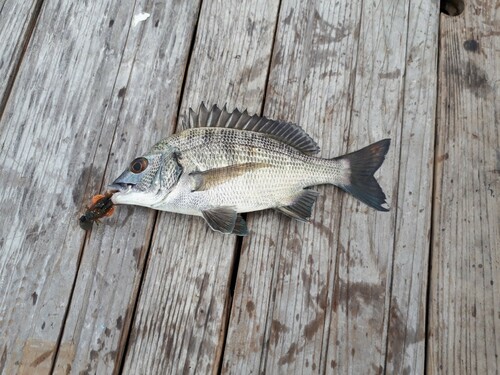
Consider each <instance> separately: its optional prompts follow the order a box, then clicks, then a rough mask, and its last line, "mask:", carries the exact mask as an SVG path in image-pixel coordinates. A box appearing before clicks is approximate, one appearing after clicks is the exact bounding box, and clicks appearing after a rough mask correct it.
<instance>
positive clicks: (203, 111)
mask: <svg viewBox="0 0 500 375" xmlns="http://www.w3.org/2000/svg"><path fill="white" fill-rule="evenodd" d="M204 127H219V128H233V129H239V130H247V131H253V132H259V133H264V134H267V135H268V136H269V137H271V138H274V139H276V140H278V141H281V142H283V143H286V144H288V145H290V146H292V147H294V148H296V149H297V150H299V151H301V152H303V153H305V154H309V155H312V154H315V153H317V152H319V147H318V145H317V144H316V142H315V141H314V140H313V139H312V138H311V137H310V136H309V134H307V133H306V132H305V131H304V129H302V128H301V127H300V126H298V125H296V124H292V123H289V122H284V121H276V120H271V119H268V118H266V117H262V116H258V115H253V116H250V115H249V114H248V112H247V111H244V112H240V111H239V110H238V109H235V110H234V111H233V112H228V111H227V109H226V106H224V108H223V109H220V108H219V107H217V106H216V105H214V106H213V107H212V108H211V109H210V110H209V109H207V107H206V106H205V104H204V103H201V105H200V109H199V110H198V113H196V112H195V111H193V110H192V109H189V117H188V121H187V122H186V121H185V120H184V123H183V128H184V129H189V128H204Z"/></svg>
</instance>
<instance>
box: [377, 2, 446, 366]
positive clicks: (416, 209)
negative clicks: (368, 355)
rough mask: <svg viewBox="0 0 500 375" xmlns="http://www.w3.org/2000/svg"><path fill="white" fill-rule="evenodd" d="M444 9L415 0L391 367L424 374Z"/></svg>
mask: <svg viewBox="0 0 500 375" xmlns="http://www.w3.org/2000/svg"><path fill="white" fill-rule="evenodd" d="M438 29H439V8H438V3H436V2H420V3H415V2H410V4H409V16H408V35H407V42H406V43H407V44H406V51H407V52H406V61H405V72H404V91H403V93H402V94H403V98H402V106H403V114H402V116H403V117H402V124H401V125H402V130H401V146H400V147H401V153H400V157H399V176H398V193H397V213H396V227H395V235H394V260H393V265H392V268H393V271H392V272H393V275H392V291H391V300H390V307H389V321H388V324H389V326H388V332H387V355H386V372H387V373H389V374H423V373H424V370H425V368H424V367H425V361H424V360H425V349H426V342H425V329H426V314H427V280H428V272H429V271H428V270H429V249H430V234H431V214H432V209H431V205H432V181H433V173H434V168H433V161H434V132H435V118H436V97H437V56H438V49H437V46H438V35H439V33H438Z"/></svg>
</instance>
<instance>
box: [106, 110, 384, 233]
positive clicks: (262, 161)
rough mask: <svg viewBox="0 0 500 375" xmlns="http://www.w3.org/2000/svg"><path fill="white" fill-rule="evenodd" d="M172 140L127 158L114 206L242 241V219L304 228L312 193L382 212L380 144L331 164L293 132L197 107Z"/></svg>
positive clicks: (279, 124) (285, 125)
mask: <svg viewBox="0 0 500 375" xmlns="http://www.w3.org/2000/svg"><path fill="white" fill-rule="evenodd" d="M180 125H181V128H180V129H179V131H178V132H176V133H175V134H173V135H171V136H169V137H167V138H165V139H163V140H161V141H160V142H158V143H157V144H155V145H154V146H153V147H152V148H151V149H150V150H149V151H148V152H146V153H145V154H143V155H141V156H139V157H137V158H135V159H134V160H132V162H131V163H130V164H129V166H128V168H126V169H125V171H124V172H123V173H122V174H121V175H120V176H119V177H118V178H116V179H115V180H114V181H113V183H112V184H110V185H109V188H110V189H112V190H113V191H114V192H115V193H114V194H113V196H112V197H111V200H112V201H113V203H114V204H117V205H119V204H129V205H137V206H144V207H149V208H153V209H156V210H161V211H169V212H174V213H180V214H186V215H194V216H201V217H203V218H204V219H205V221H206V222H207V224H208V225H209V227H210V228H211V229H213V230H214V231H218V232H221V233H224V234H235V235H239V236H246V235H247V234H248V233H249V230H248V226H247V224H246V222H245V220H244V218H243V217H242V213H247V212H253V211H260V210H265V209H270V208H273V209H275V210H277V211H279V212H281V213H283V214H285V215H287V216H289V217H291V218H293V219H297V220H300V221H309V219H310V218H311V215H312V209H313V206H314V203H315V202H316V199H317V197H318V194H319V193H318V192H317V191H315V190H313V189H312V187H313V186H316V185H324V184H331V185H335V186H337V187H339V188H340V189H342V190H344V191H346V192H348V193H350V194H351V195H352V196H354V197H355V198H357V199H359V200H360V201H361V202H363V203H365V204H367V205H368V206H370V207H372V208H374V209H375V210H378V211H388V210H389V208H387V207H385V205H387V202H386V196H385V194H384V192H383V190H382V188H381V187H380V185H379V184H378V182H377V180H376V179H375V177H374V173H375V172H376V171H377V170H378V169H379V167H380V166H381V165H382V163H383V161H384V159H385V155H386V154H387V151H388V150H389V146H390V139H383V140H381V141H378V142H376V143H373V144H371V145H369V146H367V147H365V148H363V149H361V150H358V151H356V152H351V153H348V154H346V155H343V156H339V157H334V158H331V159H328V158H321V157H318V156H315V155H316V154H317V153H318V152H319V151H320V149H319V147H318V145H317V143H316V142H315V141H314V140H313V139H312V138H311V137H310V136H309V135H308V134H307V133H306V132H305V131H304V130H303V129H302V128H301V127H300V126H298V125H296V124H293V123H289V122H286V121H279V120H272V119H269V118H267V117H263V116H259V115H250V114H248V111H246V110H245V111H243V112H241V111H239V110H238V109H234V110H233V111H231V112H229V111H228V110H227V107H226V106H224V107H223V108H222V109H220V108H219V107H218V106H217V105H213V106H212V107H211V108H210V109H209V108H207V107H206V106H205V104H204V103H202V104H201V105H200V107H199V110H198V112H195V111H194V110H193V109H190V110H189V114H188V115H187V116H185V117H184V121H182V122H181V124H180Z"/></svg>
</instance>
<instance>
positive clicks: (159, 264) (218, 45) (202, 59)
mask: <svg viewBox="0 0 500 375" xmlns="http://www.w3.org/2000/svg"><path fill="white" fill-rule="evenodd" d="M278 3H279V2H278V1H272V2H269V1H267V0H259V1H255V2H243V3H242V2H239V1H236V0H234V1H207V2H203V6H202V10H201V14H200V21H199V26H198V32H197V37H196V42H195V45H194V50H193V54H192V58H191V63H190V66H189V73H188V77H187V83H186V88H185V93H186V95H185V96H184V98H183V101H182V111H181V112H182V113H184V112H185V111H186V110H187V108H188V107H189V106H195V107H197V106H198V105H199V103H200V102H201V101H202V100H204V101H205V102H207V103H220V104H224V103H225V102H227V103H228V106H229V107H230V108H232V107H233V106H235V105H237V106H239V107H240V108H241V107H243V106H245V107H248V109H249V111H250V112H260V110H261V108H262V103H263V98H264V91H265V82H266V77H267V71H268V67H269V61H270V58H271V50H272V43H273V36H274V28H275V25H276V18H277V12H278ZM236 245H237V241H236V237H234V236H223V235H221V234H220V233H215V232H212V231H211V230H210V229H209V228H208V227H207V225H206V224H205V222H204V221H203V220H202V219H200V218H192V217H187V216H182V215H175V214H171V213H162V214H160V215H159V219H158V221H157V224H156V226H155V235H154V238H153V243H152V246H151V249H152V251H151V254H150V258H149V262H148V269H147V272H146V275H145V280H144V285H143V288H142V289H141V294H140V300H139V304H138V307H137V313H136V319H135V320H134V322H133V330H132V334H131V339H130V347H129V350H128V352H127V356H126V362H125V367H124V372H125V373H131V374H138V373H147V372H152V373H174V374H176V373H214V372H216V371H217V369H218V366H219V362H220V358H221V354H222V350H223V348H222V345H223V338H224V333H225V324H226V315H227V314H228V308H229V303H230V299H229V286H230V275H231V269H232V265H233V262H234V256H235V246H236Z"/></svg>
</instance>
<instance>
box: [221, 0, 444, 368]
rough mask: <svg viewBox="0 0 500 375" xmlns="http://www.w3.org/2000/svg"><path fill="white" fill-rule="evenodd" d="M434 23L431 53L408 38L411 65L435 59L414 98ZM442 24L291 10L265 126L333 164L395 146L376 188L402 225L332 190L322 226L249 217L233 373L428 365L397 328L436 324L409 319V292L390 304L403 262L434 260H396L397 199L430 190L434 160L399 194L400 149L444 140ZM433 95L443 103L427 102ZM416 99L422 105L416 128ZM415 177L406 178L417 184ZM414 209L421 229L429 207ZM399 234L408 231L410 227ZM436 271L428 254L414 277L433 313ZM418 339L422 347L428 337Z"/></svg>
mask: <svg viewBox="0 0 500 375" xmlns="http://www.w3.org/2000/svg"><path fill="white" fill-rule="evenodd" d="M362 14H363V15H368V16H363V17H362ZM410 17H413V18H412V19H411V21H410ZM396 20H397V21H396ZM423 20H424V21H425V22H427V23H428V24H429V25H431V27H432V26H433V27H434V28H433V29H432V28H431V29H429V31H428V32H429V35H427V38H429V39H430V41H427V39H425V38H426V36H425V35H419V36H418V37H415V38H410V39H409V42H408V43H409V45H408V47H409V48H411V50H412V54H414V55H416V56H421V55H424V57H425V58H422V60H423V61H422V64H421V65H417V64H413V66H412V68H411V69H410V72H409V73H411V75H410V77H411V79H412V80H414V77H415V75H418V74H419V72H421V70H423V71H425V72H426V73H427V74H430V75H431V76H430V77H429V80H428V81H427V83H426V85H422V86H420V85H417V84H415V82H413V81H411V82H408V83H407V88H406V89H405V79H404V74H405V70H404V67H405V64H406V59H407V56H406V49H407V36H408V33H409V32H411V31H412V28H414V29H416V28H417V24H418V23H419V22H423ZM436 25H437V9H435V8H430V9H426V8H422V9H420V8H418V7H413V8H410V7H409V5H408V3H406V4H403V3H400V2H391V1H380V2H376V3H361V2H359V3H357V2H349V3H343V4H342V3H341V4H335V5H334V4H331V3H323V2H316V3H315V4H314V6H312V5H311V4H307V5H305V4H298V3H292V2H289V1H285V2H283V3H282V9H281V11H280V23H279V27H278V33H277V38H276V41H277V42H276V46H275V52H274V56H273V64H272V70H271V77H270V82H269V88H268V93H269V94H268V97H267V98H266V111H268V110H269V112H270V113H267V112H266V114H269V115H271V116H273V115H274V117H281V118H286V119H291V120H298V122H299V123H300V124H301V125H302V126H303V127H304V128H306V130H307V131H308V132H309V133H310V134H311V135H312V136H313V137H314V138H315V139H319V140H320V142H321V145H322V149H323V152H322V155H324V156H335V155H338V154H341V153H343V152H345V151H347V150H346V144H347V147H348V150H355V149H357V148H359V147H361V146H364V145H366V144H368V143H370V142H373V141H376V140H378V139H381V138H383V137H385V136H390V137H391V138H392V139H393V143H392V148H391V151H390V153H389V155H388V158H387V160H386V162H385V163H384V165H383V166H382V171H381V172H379V173H378V176H380V177H379V180H380V182H381V184H382V186H383V187H384V189H385V190H386V191H387V192H388V194H389V198H392V202H393V203H392V204H391V206H392V213H391V214H381V213H376V212H374V211H372V210H370V209H368V208H367V207H365V206H363V205H361V204H359V203H358V202H356V201H355V200H354V199H352V198H351V197H346V196H344V195H340V194H338V193H337V191H335V190H334V188H331V187H324V188H320V191H321V198H320V200H319V201H318V203H317V205H316V209H315V210H314V217H313V219H312V223H311V224H302V223H296V222H293V221H290V220H288V219H286V218H283V217H281V216H277V215H275V214H269V213H257V214H252V215H249V224H250V226H251V227H252V228H253V229H254V230H255V233H254V234H253V235H252V237H249V238H248V239H245V240H244V242H243V250H242V256H241V262H240V268H239V270H238V271H239V274H238V279H237V283H236V291H235V299H234V303H233V310H232V311H233V313H232V315H231V321H230V326H229V333H228V339H227V347H226V351H225V356H224V367H223V370H224V372H227V373H248V372H250V371H253V372H257V371H259V372H266V373H284V372H289V371H291V372H301V373H323V372H325V371H326V372H327V373H328V372H331V371H339V372H353V373H378V372H379V371H381V369H382V370H383V369H384V367H385V365H386V362H388V366H390V368H393V369H394V368H398V369H399V368H401V366H402V364H404V366H405V368H406V370H408V369H409V370H411V371H412V370H413V369H418V368H419V367H418V366H420V368H421V367H422V366H423V361H424V353H423V350H422V349H423V348H422V346H420V347H419V350H417V349H415V348H414V347H413V346H411V344H414V343H415V342H414V341H412V340H414V338H413V336H412V335H409V334H408V335H405V334H404V333H398V330H399V329H404V328H405V327H406V326H409V327H410V328H411V329H418V330H420V332H422V330H423V329H424V327H425V317H424V316H423V315H417V316H414V315H412V316H411V318H408V315H409V313H408V309H410V308H413V306H410V307H409V306H407V304H408V302H406V299H405V296H404V293H405V291H406V289H404V288H396V290H395V292H394V293H395V294H394V295H393V296H392V297H393V298H392V299H391V286H392V285H391V279H392V277H393V276H392V262H393V259H397V262H398V264H400V263H403V262H404V261H405V258H404V257H406V256H408V254H412V253H414V251H415V248H418V250H419V251H421V250H422V249H420V248H419V245H420V244H419V243H415V244H412V245H411V246H409V248H408V249H403V250H398V252H397V253H396V246H399V243H398V245H396V244H395V243H393V237H394V232H395V220H396V219H397V218H398V214H399V210H400V207H399V205H398V204H396V202H397V196H398V189H399V188H402V186H404V184H405V183H409V184H412V183H413V184H418V181H419V180H420V179H421V178H422V179H423V180H424V181H426V180H427V181H429V179H432V164H431V162H429V158H430V160H432V153H431V154H430V155H426V159H425V160H423V161H421V163H422V164H423V165H424V167H423V168H421V169H420V170H417V171H416V172H415V174H414V175H412V177H404V179H403V180H402V181H400V185H399V188H398V176H399V173H400V170H399V165H398V162H399V159H400V156H399V150H400V145H399V142H400V139H403V141H404V143H405V145H407V146H408V145H410V144H413V143H412V142H415V143H414V146H413V147H417V148H418V147H425V148H426V149H427V150H428V151H432V150H431V149H432V144H433V140H432V138H430V139H426V136H427V135H428V133H429V131H430V132H431V134H432V129H433V128H432V122H430V123H429V122H428V121H429V119H431V120H432V116H433V108H434V107H435V102H434V104H433V99H432V98H435V75H436V72H435V70H434V73H432V69H433V67H434V69H435V61H436V60H435V59H436V54H435V50H434V51H433V53H430V52H428V49H429V46H430V44H431V43H432V40H436V36H437V28H436ZM418 38H419V39H418ZM417 39H418V40H417ZM422 40H424V41H425V43H420V42H421V41H422ZM339 51H342V53H339ZM426 51H427V53H429V55H426ZM415 58H416V57H415ZM432 74H434V76H433V75H432ZM408 79H409V78H406V80H408ZM423 90H431V92H434V94H433V95H430V97H429V98H422V99H418V98H419V92H421V91H423ZM405 95H406V96H407V97H408V98H410V99H412V100H414V101H415V102H416V103H415V104H414V107H411V109H409V110H408V111H407V115H408V117H409V118H408V119H407V120H406V121H405V120H403V106H402V103H403V100H404V98H405ZM415 98H417V99H415ZM389 103H390V104H389ZM420 106H423V107H425V108H423V109H422V108H421V107H420ZM426 109H427V110H430V112H426V111H425V110H426ZM274 112H276V113H274ZM424 115H425V116H426V117H422V121H427V123H428V125H427V126H426V127H422V129H421V130H419V131H418V132H416V135H415V134H413V135H412V136H411V137H415V141H410V140H408V139H407V138H409V137H410V133H411V132H412V131H411V123H410V122H409V120H410V118H411V117H410V116H413V117H417V118H418V119H417V120H415V119H414V120H415V121H420V116H424ZM402 132H403V133H404V134H405V137H404V138H402V136H401V133H402ZM422 145H423V146H422ZM332 150H333V151H332ZM410 158H414V156H413V155H409V154H405V155H404V156H403V157H402V160H403V161H404V162H405V163H406V164H407V163H408V160H409V159H410ZM406 169H407V167H406V165H405V166H404V167H403V168H402V170H401V171H402V172H404V173H405V175H406V173H407V172H406ZM408 174H409V173H408ZM421 175H422V176H421ZM391 186H393V187H394V188H393V189H391ZM334 191H335V193H334ZM422 192H423V196H422V197H421V198H420V199H422V201H423V203H422V204H423V205H425V204H426V206H425V207H426V209H427V211H428V212H430V192H431V191H430V186H429V185H426V188H422ZM410 207H411V212H412V213H413V214H414V216H415V217H417V216H418V214H417V210H418V209H417V207H413V206H410ZM425 220H426V218H425V217H421V219H419V222H420V223H421V224H420V225H421V227H420V228H419V231H418V232H416V233H413V235H414V236H416V237H419V236H424V238H426V237H425V236H426V235H427V232H428V229H429V224H428V222H429V216H427V223H426V222H425ZM398 225H399V226H400V227H401V230H402V231H404V230H406V231H408V230H409V229H408V228H407V227H408V224H405V223H403V222H401V223H399V222H398ZM405 228H406V229H405ZM428 241H429V239H428V238H427V243H428ZM424 244H425V240H424ZM413 246H415V247H413ZM426 249H428V246H427V247H425V245H424V250H426ZM426 259H427V252H422V253H421V255H419V256H418V260H417V261H416V263H418V266H417V267H420V268H422V269H423V271H424V273H422V274H413V275H409V276H408V277H409V278H411V280H410V283H411V282H413V285H414V288H413V291H414V292H415V293H417V295H420V296H421V297H422V296H423V299H422V298H420V300H418V301H415V303H416V304H417V306H418V307H420V308H424V311H425V288H426V274H425V268H426V266H427V263H426ZM397 272H398V277H400V276H399V272H401V271H400V270H399V269H398V270H397ZM400 298H403V299H405V302H404V303H402V306H403V307H401V308H400V309H401V310H399V309H398V310H397V312H398V313H399V314H400V315H397V316H395V315H394V314H391V315H389V311H390V310H391V311H396V310H395V309H396V308H397V306H394V305H393V306H392V307H391V305H390V303H391V300H395V301H399V299H400ZM418 303H420V304H421V305H418ZM422 303H423V305H422ZM415 318H416V319H417V321H414V320H413V319H415ZM389 320H390V321H391V325H390V323H389ZM395 324H398V325H399V326H398V327H394V325H395ZM414 327H417V328H414ZM391 328H392V330H391ZM420 340H421V341H420V344H422V340H423V336H422V337H421V338H420ZM367 342H369V343H370V345H367ZM387 342H388V343H387ZM406 343H407V344H408V349H405V344H406ZM388 345H389V347H390V348H391V351H390V352H389V353H388V352H387V346H388ZM248 347H250V349H249V348H248ZM415 350H417V353H415V352H414V351H415ZM407 356H409V357H410V358H407ZM405 361H408V362H409V364H407V363H406V362H405Z"/></svg>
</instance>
